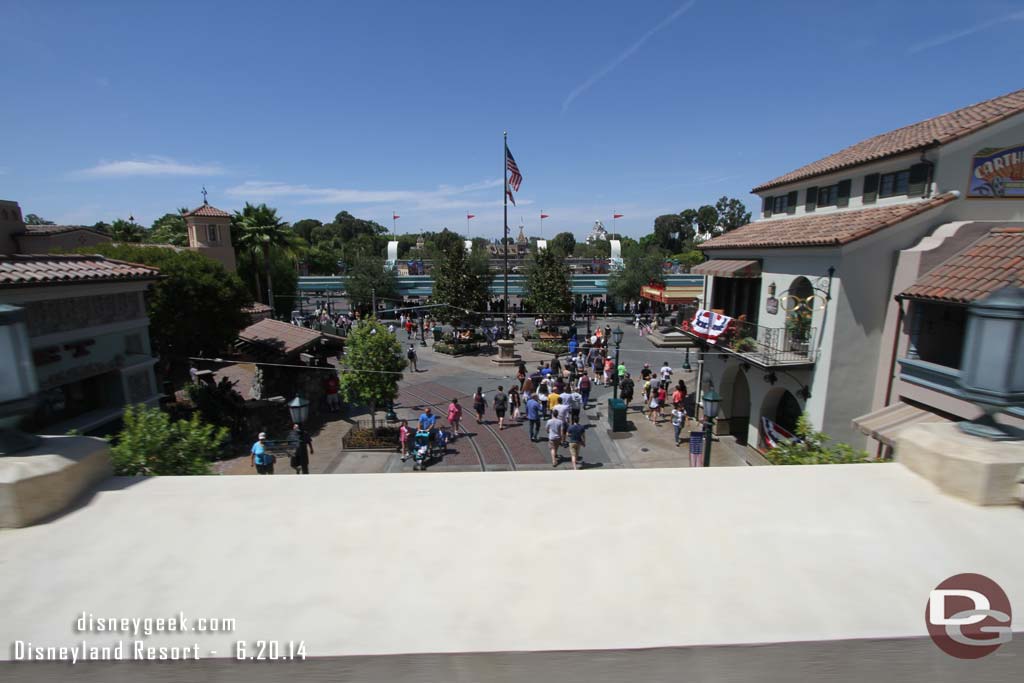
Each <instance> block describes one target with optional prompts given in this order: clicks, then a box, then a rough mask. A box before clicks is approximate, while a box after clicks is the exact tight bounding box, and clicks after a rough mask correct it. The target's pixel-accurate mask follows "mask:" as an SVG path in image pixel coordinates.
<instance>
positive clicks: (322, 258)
mask: <svg viewBox="0 0 1024 683" xmlns="http://www.w3.org/2000/svg"><path fill="white" fill-rule="evenodd" d="M341 256H342V252H341V249H335V248H333V247H330V246H323V247H321V246H314V247H310V248H309V249H308V250H307V251H306V256H305V258H306V265H307V266H308V267H309V274H310V275H336V274H337V273H338V271H339V267H338V261H341V260H343V259H342V258H341Z"/></svg>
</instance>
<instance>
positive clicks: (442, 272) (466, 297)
mask: <svg viewBox="0 0 1024 683" xmlns="http://www.w3.org/2000/svg"><path fill="white" fill-rule="evenodd" d="M433 276H434V293H433V296H432V297H431V299H432V301H433V302H434V303H436V304H450V305H451V306H453V307H454V308H442V309H439V311H440V312H439V313H438V316H439V317H440V318H441V320H443V321H444V322H452V321H455V320H460V319H462V318H464V317H465V316H464V315H463V313H462V310H460V309H469V310H471V311H483V310H485V309H486V307H487V300H488V299H489V298H490V292H489V289H488V287H489V286H490V273H489V272H488V269H487V260H486V258H479V257H476V258H474V255H473V254H467V253H466V249H465V247H464V246H463V245H462V244H456V245H455V246H454V247H453V248H451V249H449V250H448V251H447V252H444V253H442V254H441V255H440V256H439V258H438V259H437V260H435V261H434V269H433Z"/></svg>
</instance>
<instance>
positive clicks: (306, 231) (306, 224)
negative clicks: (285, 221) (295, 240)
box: [292, 218, 323, 243]
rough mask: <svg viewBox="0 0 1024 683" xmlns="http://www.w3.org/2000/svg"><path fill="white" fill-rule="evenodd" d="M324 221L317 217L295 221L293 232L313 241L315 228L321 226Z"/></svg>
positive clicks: (310, 241) (308, 240)
mask: <svg viewBox="0 0 1024 683" xmlns="http://www.w3.org/2000/svg"><path fill="white" fill-rule="evenodd" d="M321 225H323V223H321V222H320V221H318V220H317V219H315V218H303V219H302V220H301V221H295V222H294V223H292V232H294V233H295V234H296V235H298V236H299V237H301V238H302V239H304V240H306V241H307V242H309V243H312V242H313V229H314V228H319V227H320V226H321Z"/></svg>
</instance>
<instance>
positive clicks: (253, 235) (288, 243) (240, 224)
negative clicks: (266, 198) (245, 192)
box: [231, 202, 298, 310]
mask: <svg viewBox="0 0 1024 683" xmlns="http://www.w3.org/2000/svg"><path fill="white" fill-rule="evenodd" d="M231 221H232V223H233V225H234V227H235V228H236V230H237V232H236V235H237V237H236V239H235V246H236V247H238V248H239V250H240V251H246V252H248V253H249V255H250V257H251V258H252V260H253V265H254V266H255V264H256V257H257V255H260V256H262V257H263V267H264V275H265V276H266V278H267V304H268V305H269V306H270V308H271V310H273V308H274V284H273V281H272V280H271V278H270V250H271V249H279V250H282V251H284V253H286V254H288V255H294V253H295V249H296V247H297V246H298V245H297V243H296V236H295V233H293V232H292V231H291V230H290V229H289V227H288V223H287V222H286V221H283V220H281V218H280V217H279V216H278V215H277V209H273V208H271V207H269V206H267V205H266V204H260V205H259V206H253V205H252V204H250V203H248V202H246V203H245V208H244V209H242V211H241V212H239V211H236V212H235V215H234V216H233V217H232V219H231ZM255 272H256V268H253V273H255ZM256 297H257V299H259V298H260V283H259V277H258V276H256Z"/></svg>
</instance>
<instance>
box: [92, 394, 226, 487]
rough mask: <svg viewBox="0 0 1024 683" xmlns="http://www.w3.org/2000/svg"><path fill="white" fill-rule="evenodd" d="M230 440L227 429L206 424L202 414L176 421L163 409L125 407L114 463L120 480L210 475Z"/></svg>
mask: <svg viewBox="0 0 1024 683" xmlns="http://www.w3.org/2000/svg"><path fill="white" fill-rule="evenodd" d="M227 436H228V430H227V429H225V428H224V427H215V426H213V425H208V424H205V423H203V422H202V421H201V420H200V419H199V415H198V414H194V415H193V416H192V418H191V419H189V420H177V421H172V420H171V418H170V416H168V415H167V413H165V412H163V411H161V410H160V409H159V408H149V407H147V406H144V405H137V406H125V409H124V428H123V429H122V430H121V432H120V433H119V434H118V435H117V437H116V439H115V440H114V445H113V446H111V448H110V459H111V461H113V464H114V474H116V475H117V476H120V477H136V476H140V475H143V476H177V475H188V474H210V461H211V460H213V459H215V458H216V457H217V455H218V453H219V452H220V449H221V446H222V445H223V444H224V442H225V440H226V439H227Z"/></svg>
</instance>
